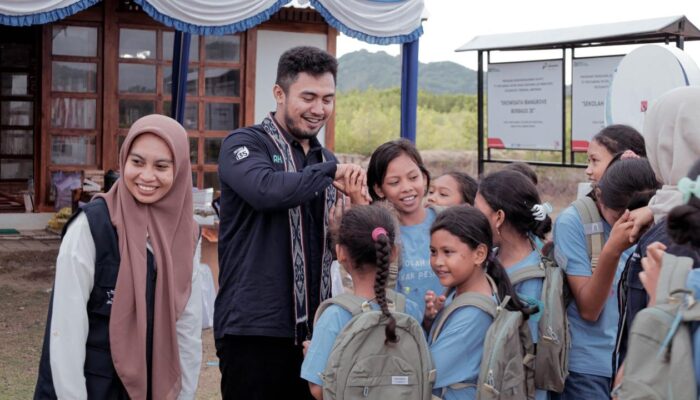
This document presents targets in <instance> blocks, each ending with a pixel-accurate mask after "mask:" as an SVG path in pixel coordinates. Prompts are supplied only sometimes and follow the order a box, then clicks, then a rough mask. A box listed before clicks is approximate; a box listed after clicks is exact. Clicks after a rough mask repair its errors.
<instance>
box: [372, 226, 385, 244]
mask: <svg viewBox="0 0 700 400" xmlns="http://www.w3.org/2000/svg"><path fill="white" fill-rule="evenodd" d="M379 235H387V236H388V234H387V233H386V229H384V228H382V227H381V226H378V227H376V228H374V230H373V231H372V240H374V241H375V242H376V241H377V240H379Z"/></svg>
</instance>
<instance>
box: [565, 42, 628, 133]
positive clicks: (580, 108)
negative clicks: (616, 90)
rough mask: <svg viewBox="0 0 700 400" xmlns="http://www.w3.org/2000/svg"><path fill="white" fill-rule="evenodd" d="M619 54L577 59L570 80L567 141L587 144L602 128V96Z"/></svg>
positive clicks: (603, 102) (608, 85)
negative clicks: (569, 133) (569, 112)
mask: <svg viewBox="0 0 700 400" xmlns="http://www.w3.org/2000/svg"><path fill="white" fill-rule="evenodd" d="M622 57H623V56H612V57H591V58H577V59H574V61H573V64H572V65H573V67H572V79H571V85H572V90H571V140H572V141H575V142H578V143H584V142H585V146H583V147H587V146H588V143H589V142H590V141H591V138H592V137H593V136H594V135H595V134H596V133H598V132H599V131H600V130H601V129H603V128H604V127H605V98H606V96H607V95H608V88H609V87H610V83H611V82H612V77H613V73H614V72H615V68H617V65H618V64H619V63H620V60H622Z"/></svg>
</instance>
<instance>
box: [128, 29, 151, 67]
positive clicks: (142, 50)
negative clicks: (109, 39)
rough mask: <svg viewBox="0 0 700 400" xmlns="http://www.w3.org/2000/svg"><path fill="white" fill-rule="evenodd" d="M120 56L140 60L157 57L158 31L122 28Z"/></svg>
mask: <svg viewBox="0 0 700 400" xmlns="http://www.w3.org/2000/svg"><path fill="white" fill-rule="evenodd" d="M119 57H121V58H136V59H140V60H146V59H151V58H156V31H150V30H144V29H120V30H119Z"/></svg>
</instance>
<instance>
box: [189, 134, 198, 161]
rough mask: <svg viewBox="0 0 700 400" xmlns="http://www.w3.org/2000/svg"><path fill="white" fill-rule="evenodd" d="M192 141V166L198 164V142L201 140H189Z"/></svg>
mask: <svg viewBox="0 0 700 400" xmlns="http://www.w3.org/2000/svg"><path fill="white" fill-rule="evenodd" d="M189 139H190V163H192V164H197V150H198V149H197V142H198V141H199V139H197V138H193V137H191V138H189Z"/></svg>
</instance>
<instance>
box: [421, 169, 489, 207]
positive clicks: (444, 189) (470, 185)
mask: <svg viewBox="0 0 700 400" xmlns="http://www.w3.org/2000/svg"><path fill="white" fill-rule="evenodd" d="M478 187H479V184H478V183H477V182H476V179H474V178H472V177H471V176H469V175H467V174H465V173H464V172H459V171H450V172H447V173H445V174H443V175H440V176H438V177H437V178H435V179H433V180H432V182H431V183H430V186H429V187H428V204H431V205H435V206H442V207H449V206H456V205H458V204H469V205H470V206H473V205H474V196H476V191H477V189H478Z"/></svg>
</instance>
